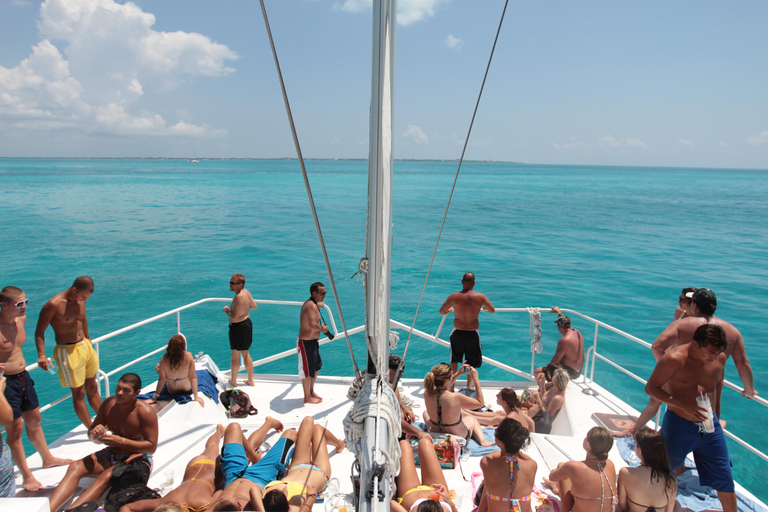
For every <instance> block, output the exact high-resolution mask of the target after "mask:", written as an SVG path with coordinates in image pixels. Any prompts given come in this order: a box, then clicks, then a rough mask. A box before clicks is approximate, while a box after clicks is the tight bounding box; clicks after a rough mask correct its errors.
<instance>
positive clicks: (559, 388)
mask: <svg viewBox="0 0 768 512" xmlns="http://www.w3.org/2000/svg"><path fill="white" fill-rule="evenodd" d="M536 382H538V384H539V390H538V392H537V391H534V392H533V393H531V397H530V401H531V402H532V403H533V405H532V406H531V408H530V409H528V413H527V414H528V416H529V417H530V418H531V419H532V420H533V422H534V423H535V424H536V432H538V433H539V434H549V433H550V432H551V431H552V422H553V421H554V420H555V416H557V413H558V412H560V409H562V408H563V405H565V389H566V388H567V387H568V383H569V382H570V378H569V377H568V372H567V371H566V370H565V369H564V368H563V367H561V366H558V367H556V369H555V371H554V373H553V375H552V384H553V385H552V386H551V387H550V388H549V390H547V389H546V382H545V379H544V374H543V373H540V374H539V375H537V376H536Z"/></svg>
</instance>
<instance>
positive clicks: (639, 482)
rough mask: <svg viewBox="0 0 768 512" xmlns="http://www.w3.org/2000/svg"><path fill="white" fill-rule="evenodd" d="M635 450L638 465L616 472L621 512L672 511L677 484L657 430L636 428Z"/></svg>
mask: <svg viewBox="0 0 768 512" xmlns="http://www.w3.org/2000/svg"><path fill="white" fill-rule="evenodd" d="M635 453H637V456H638V457H639V458H640V462H641V463H642V465H641V466H640V467H638V468H630V467H625V468H621V470H620V471H619V483H618V487H619V507H620V508H621V510H623V511H624V512H672V511H673V510H674V509H675V496H677V484H676V482H675V477H674V476H672V473H671V471H670V470H669V456H668V455H667V446H666V444H664V438H663V437H661V433H659V432H656V431H655V430H653V429H650V428H648V427H644V428H641V429H640V430H638V431H637V433H636V434H635Z"/></svg>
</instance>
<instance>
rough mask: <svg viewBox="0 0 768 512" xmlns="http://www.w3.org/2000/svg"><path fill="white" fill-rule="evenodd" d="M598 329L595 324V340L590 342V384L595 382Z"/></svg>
mask: <svg viewBox="0 0 768 512" xmlns="http://www.w3.org/2000/svg"><path fill="white" fill-rule="evenodd" d="M598 329H600V326H599V325H598V324H595V340H594V341H593V342H592V368H591V370H590V372H589V380H590V381H592V382H595V359H596V358H597V330H598ZM584 362H586V361H584Z"/></svg>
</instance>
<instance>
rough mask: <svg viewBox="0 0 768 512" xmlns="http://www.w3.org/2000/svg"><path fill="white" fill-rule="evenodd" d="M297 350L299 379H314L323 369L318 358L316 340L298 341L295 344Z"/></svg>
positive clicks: (318, 352) (318, 351)
mask: <svg viewBox="0 0 768 512" xmlns="http://www.w3.org/2000/svg"><path fill="white" fill-rule="evenodd" d="M296 345H297V347H298V350H299V377H301V378H302V379H306V378H308V377H314V376H315V375H316V374H317V372H319V371H320V369H321V368H322V367H323V360H322V358H321V357H320V344H319V343H318V342H317V340H302V339H301V338H299V340H298V341H297V342H296Z"/></svg>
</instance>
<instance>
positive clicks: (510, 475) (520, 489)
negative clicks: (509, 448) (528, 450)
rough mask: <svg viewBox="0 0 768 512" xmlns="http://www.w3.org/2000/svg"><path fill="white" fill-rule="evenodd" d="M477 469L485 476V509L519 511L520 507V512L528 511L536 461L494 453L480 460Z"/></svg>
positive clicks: (492, 511)
mask: <svg viewBox="0 0 768 512" xmlns="http://www.w3.org/2000/svg"><path fill="white" fill-rule="evenodd" d="M480 467H481V469H482V470H483V475H484V477H485V479H484V489H483V494H484V496H483V501H485V502H486V507H487V508H486V510H488V511H489V512H509V510H518V508H517V506H519V510H520V512H530V510H531V502H530V495H531V492H533V484H534V482H535V479H536V468H537V464H536V461H534V460H532V459H531V458H530V457H528V456H527V455H525V454H518V455H517V456H514V457H513V456H503V455H502V454H501V453H498V452H496V453H492V454H490V455H486V456H485V457H483V460H482V461H481V462H480ZM512 482H514V485H513V484H512ZM510 491H511V492H510ZM511 500H514V501H511ZM510 505H511V506H510ZM515 505H517V506H515Z"/></svg>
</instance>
